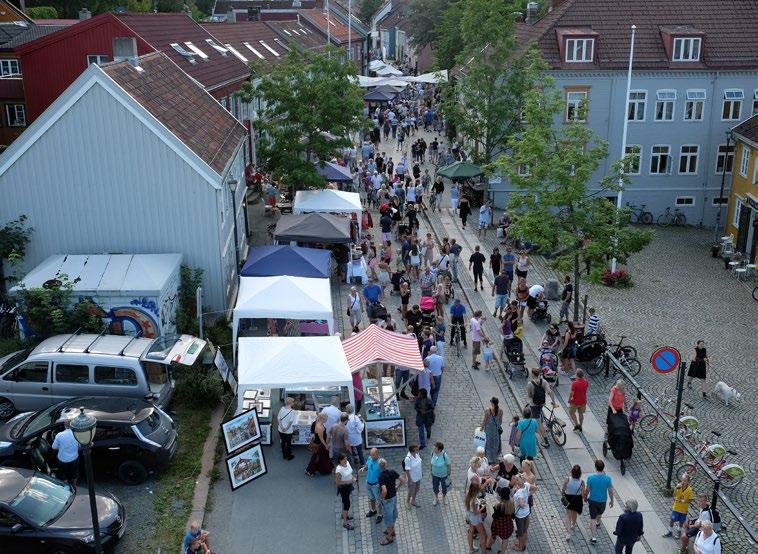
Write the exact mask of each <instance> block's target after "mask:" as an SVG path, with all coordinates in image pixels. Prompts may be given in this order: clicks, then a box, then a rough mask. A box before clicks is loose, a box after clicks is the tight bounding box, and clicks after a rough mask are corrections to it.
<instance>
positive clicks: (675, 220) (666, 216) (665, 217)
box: [656, 208, 687, 227]
mask: <svg viewBox="0 0 758 554" xmlns="http://www.w3.org/2000/svg"><path fill="white" fill-rule="evenodd" d="M656 223H657V224H658V225H661V226H663V227H665V226H666V225H687V216H685V215H684V214H683V213H682V212H680V211H679V208H674V211H673V212H672V211H671V208H666V211H665V212H664V213H663V214H662V215H659V216H658V219H657V220H656Z"/></svg>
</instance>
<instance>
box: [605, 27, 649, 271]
mask: <svg viewBox="0 0 758 554" xmlns="http://www.w3.org/2000/svg"><path fill="white" fill-rule="evenodd" d="M635 31H637V25H632V40H631V43H630V45H629V69H628V70H627V73H626V98H625V100H624V132H623V133H622V135H621V159H622V160H623V159H624V156H626V133H627V129H628V128H629V114H628V113H627V110H628V109H629V93H630V91H631V89H632V60H633V59H634V34H635ZM640 163H642V160H640ZM621 170H622V172H623V166H622V169H621ZM623 194H624V180H623V177H619V193H618V195H617V196H616V209H617V210H620V209H621V197H622V196H623ZM611 271H616V258H615V257H614V258H613V259H612V260H611Z"/></svg>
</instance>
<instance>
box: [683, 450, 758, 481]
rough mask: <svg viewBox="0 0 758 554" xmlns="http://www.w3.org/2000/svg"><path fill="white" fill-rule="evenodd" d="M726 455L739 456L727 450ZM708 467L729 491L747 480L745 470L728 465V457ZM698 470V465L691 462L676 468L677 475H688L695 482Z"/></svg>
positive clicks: (734, 465) (736, 465)
mask: <svg viewBox="0 0 758 554" xmlns="http://www.w3.org/2000/svg"><path fill="white" fill-rule="evenodd" d="M726 453H728V454H731V455H732V456H736V455H737V452H735V451H734V450H726ZM708 467H709V468H710V469H711V471H712V472H713V474H714V475H715V476H716V479H718V480H719V481H720V482H721V484H722V485H723V486H725V487H727V488H729V489H733V488H735V487H736V486H737V485H739V484H740V483H742V480H743V479H744V478H745V469H744V468H743V467H742V466H741V465H739V464H729V463H727V459H726V456H724V457H723V458H722V459H721V460H719V461H718V462H715V463H714V464H713V465H710V464H709V465H708ZM698 469H699V466H698V465H697V464H695V463H691V462H690V463H686V464H682V465H680V466H679V467H678V468H676V474H677V475H681V474H682V473H686V474H688V475H689V476H690V478H691V479H692V480H693V481H694V479H695V476H696V475H697V474H698Z"/></svg>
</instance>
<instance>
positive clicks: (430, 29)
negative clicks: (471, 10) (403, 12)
mask: <svg viewBox="0 0 758 554" xmlns="http://www.w3.org/2000/svg"><path fill="white" fill-rule="evenodd" d="M452 2H453V0H410V2H409V3H408V9H409V19H410V20H411V21H413V25H412V26H411V27H410V29H408V40H409V41H410V43H411V45H412V46H413V47H414V48H417V49H421V48H423V47H424V46H427V45H431V44H436V43H437V41H438V40H439V38H440V37H439V31H440V24H441V22H442V16H443V14H444V13H445V11H446V10H447V9H448V7H449V6H450V4H451V3H452Z"/></svg>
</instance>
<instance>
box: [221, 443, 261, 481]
mask: <svg viewBox="0 0 758 554" xmlns="http://www.w3.org/2000/svg"><path fill="white" fill-rule="evenodd" d="M226 471H227V472H228V473H229V483H230V484H231V486H232V490H237V489H238V488H240V487H241V486H243V485H247V484H248V483H250V482H251V481H254V480H256V479H257V478H258V477H261V476H263V475H265V474H266V460H265V459H264V458H263V450H261V445H260V444H256V445H255V446H251V447H250V448H248V449H246V450H243V451H242V452H238V453H237V454H235V455H234V456H229V457H228V458H227V459H226Z"/></svg>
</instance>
